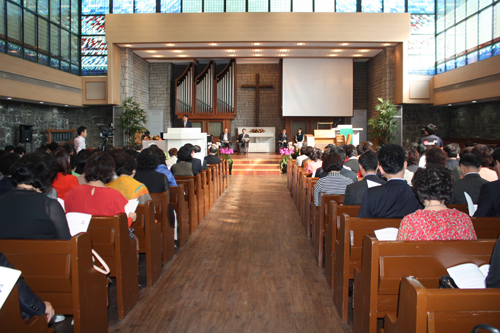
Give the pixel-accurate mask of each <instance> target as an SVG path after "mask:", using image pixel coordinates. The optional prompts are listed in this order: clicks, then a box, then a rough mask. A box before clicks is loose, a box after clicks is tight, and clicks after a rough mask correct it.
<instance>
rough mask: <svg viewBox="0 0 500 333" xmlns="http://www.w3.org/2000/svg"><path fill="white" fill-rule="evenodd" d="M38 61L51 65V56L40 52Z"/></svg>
mask: <svg viewBox="0 0 500 333" xmlns="http://www.w3.org/2000/svg"><path fill="white" fill-rule="evenodd" d="M38 63H39V64H42V65H45V66H48V65H49V57H48V56H46V55H45V54H41V53H38Z"/></svg>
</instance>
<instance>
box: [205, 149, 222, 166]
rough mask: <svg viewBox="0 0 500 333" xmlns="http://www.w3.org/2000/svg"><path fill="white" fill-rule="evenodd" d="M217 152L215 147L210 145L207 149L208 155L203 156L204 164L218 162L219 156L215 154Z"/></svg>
mask: <svg viewBox="0 0 500 333" xmlns="http://www.w3.org/2000/svg"><path fill="white" fill-rule="evenodd" d="M216 153H217V147H215V146H212V147H210V149H209V154H208V156H206V157H205V164H219V163H220V162H221V161H220V158H219V157H218V156H217V155H215V154H216Z"/></svg>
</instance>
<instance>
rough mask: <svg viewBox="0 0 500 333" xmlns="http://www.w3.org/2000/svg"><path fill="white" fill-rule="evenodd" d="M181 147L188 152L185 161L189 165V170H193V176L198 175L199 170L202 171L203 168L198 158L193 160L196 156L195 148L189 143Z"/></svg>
mask: <svg viewBox="0 0 500 333" xmlns="http://www.w3.org/2000/svg"><path fill="white" fill-rule="evenodd" d="M182 147H184V148H186V149H187V150H188V152H189V156H188V159H187V161H188V162H189V163H191V168H192V169H193V175H194V176H196V175H197V174H199V173H200V172H201V170H203V166H202V165H201V160H200V159H198V158H195V154H196V151H195V150H196V149H195V146H193V145H192V144H190V143H186V144H185V145H184V146H182ZM182 147H181V148H182Z"/></svg>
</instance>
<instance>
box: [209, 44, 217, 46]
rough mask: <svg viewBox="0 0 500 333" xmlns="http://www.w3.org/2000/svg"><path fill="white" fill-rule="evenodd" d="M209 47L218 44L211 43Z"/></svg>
mask: <svg viewBox="0 0 500 333" xmlns="http://www.w3.org/2000/svg"><path fill="white" fill-rule="evenodd" d="M208 45H210V46H217V43H210V44H208Z"/></svg>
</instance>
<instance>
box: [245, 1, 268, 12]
mask: <svg viewBox="0 0 500 333" xmlns="http://www.w3.org/2000/svg"><path fill="white" fill-rule="evenodd" d="M248 11H249V12H268V11H269V9H268V1H267V0H248Z"/></svg>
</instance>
